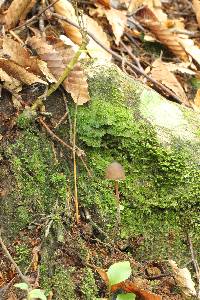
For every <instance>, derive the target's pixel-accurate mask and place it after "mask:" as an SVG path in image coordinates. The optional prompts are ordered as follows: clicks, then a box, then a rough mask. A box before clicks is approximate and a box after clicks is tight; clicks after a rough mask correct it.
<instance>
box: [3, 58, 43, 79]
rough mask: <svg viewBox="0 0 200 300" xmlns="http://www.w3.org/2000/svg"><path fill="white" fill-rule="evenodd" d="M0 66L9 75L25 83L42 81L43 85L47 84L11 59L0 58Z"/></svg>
mask: <svg viewBox="0 0 200 300" xmlns="http://www.w3.org/2000/svg"><path fill="white" fill-rule="evenodd" d="M0 68H2V69H3V70H4V71H5V72H6V73H7V74H8V75H10V76H11V77H14V78H15V79H17V80H19V81H20V82H23V83H25V84H27V85H31V84H33V83H42V84H45V85H46V84H47V83H46V82H45V81H43V80H42V79H40V78H39V77H38V76H36V75H34V74H33V73H30V72H28V71H26V70H25V69H24V68H23V67H22V66H20V65H18V64H16V63H15V62H13V61H10V60H7V59H4V58H0Z"/></svg>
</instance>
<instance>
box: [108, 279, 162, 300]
mask: <svg viewBox="0 0 200 300" xmlns="http://www.w3.org/2000/svg"><path fill="white" fill-rule="evenodd" d="M118 289H122V290H123V291H125V292H127V293H134V294H135V295H137V296H138V297H140V298H141V299H143V300H162V297H161V296H160V295H156V294H154V293H152V292H150V291H146V290H144V289H142V288H140V287H138V285H137V284H135V283H134V282H132V281H130V280H126V281H124V282H120V283H118V284H115V285H113V286H112V287H111V291H112V292H115V291H117V290H118Z"/></svg>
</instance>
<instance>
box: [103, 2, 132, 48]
mask: <svg viewBox="0 0 200 300" xmlns="http://www.w3.org/2000/svg"><path fill="white" fill-rule="evenodd" d="M105 15H106V18H107V19H108V22H109V23H110V25H111V26H112V30H113V33H114V35H115V43H116V45H119V42H120V39H121V37H122V35H123V33H124V29H125V26H126V22H127V17H126V14H125V13H124V12H123V11H120V10H117V9H114V8H111V9H105Z"/></svg>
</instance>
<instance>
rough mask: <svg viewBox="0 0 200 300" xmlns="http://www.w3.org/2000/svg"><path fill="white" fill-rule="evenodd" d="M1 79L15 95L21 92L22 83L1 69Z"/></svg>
mask: <svg viewBox="0 0 200 300" xmlns="http://www.w3.org/2000/svg"><path fill="white" fill-rule="evenodd" d="M0 79H1V82H3V86H4V87H5V88H7V89H8V90H9V91H13V93H14V94H17V93H18V92H19V91H21V88H22V87H21V83H20V82H19V80H17V79H15V78H13V77H12V76H10V75H8V74H7V73H6V72H5V71H4V70H2V69H0Z"/></svg>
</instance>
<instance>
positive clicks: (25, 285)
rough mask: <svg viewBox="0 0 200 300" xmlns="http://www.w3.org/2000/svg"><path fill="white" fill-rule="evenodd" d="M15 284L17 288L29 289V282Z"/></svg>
mask: <svg viewBox="0 0 200 300" xmlns="http://www.w3.org/2000/svg"><path fill="white" fill-rule="evenodd" d="M14 286H15V287H16V288H19V289H21V290H26V291H27V290H28V284H27V283H25V282H21V283H16V284H14Z"/></svg>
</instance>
